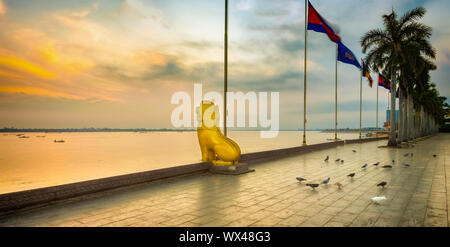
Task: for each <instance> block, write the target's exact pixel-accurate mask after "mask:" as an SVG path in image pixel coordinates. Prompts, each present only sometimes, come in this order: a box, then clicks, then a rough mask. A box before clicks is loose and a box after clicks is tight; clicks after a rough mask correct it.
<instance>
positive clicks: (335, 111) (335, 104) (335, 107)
mask: <svg viewBox="0 0 450 247" xmlns="http://www.w3.org/2000/svg"><path fill="white" fill-rule="evenodd" d="M338 50H339V45H338V44H336V66H335V73H334V82H335V90H334V98H335V99H334V101H335V102H334V141H337V140H338V138H337V125H338V123H337V66H338Z"/></svg>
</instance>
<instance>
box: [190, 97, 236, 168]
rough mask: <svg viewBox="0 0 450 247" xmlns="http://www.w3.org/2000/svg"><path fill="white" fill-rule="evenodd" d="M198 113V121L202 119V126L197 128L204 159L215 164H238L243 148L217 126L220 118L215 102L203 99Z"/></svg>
mask: <svg viewBox="0 0 450 247" xmlns="http://www.w3.org/2000/svg"><path fill="white" fill-rule="evenodd" d="M200 110H201V114H200ZM197 115H198V116H199V117H198V118H199V119H198V121H201V126H200V127H198V128H197V135H198V142H199V143H200V149H201V151H202V161H203V162H208V161H209V162H211V163H212V164H213V165H215V166H231V165H236V164H238V161H239V159H240V158H241V149H240V148H239V145H238V144H237V143H236V142H234V141H233V140H231V139H230V138H228V137H226V136H224V135H223V134H222V132H221V131H220V128H219V127H217V125H218V121H217V120H218V119H220V117H219V111H218V107H217V106H216V105H214V103H213V102H209V101H202V105H201V107H198V108H197ZM216 119H217V120H216Z"/></svg>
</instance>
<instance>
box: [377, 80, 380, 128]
mask: <svg viewBox="0 0 450 247" xmlns="http://www.w3.org/2000/svg"><path fill="white" fill-rule="evenodd" d="M379 87H380V85H378V83H377V116H376V121H377V123H376V129H377V132H376V133H377V134H376V135H377V136H378V88H379Z"/></svg>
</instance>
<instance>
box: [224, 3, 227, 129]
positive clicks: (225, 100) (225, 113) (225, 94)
mask: <svg viewBox="0 0 450 247" xmlns="http://www.w3.org/2000/svg"><path fill="white" fill-rule="evenodd" d="M224 38H225V51H224V79H223V80H224V82H223V86H224V87H223V109H224V110H223V124H224V125H223V126H224V128H223V134H224V135H225V136H227V92H228V0H225V37H224Z"/></svg>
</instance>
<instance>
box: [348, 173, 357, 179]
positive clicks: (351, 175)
mask: <svg viewBox="0 0 450 247" xmlns="http://www.w3.org/2000/svg"><path fill="white" fill-rule="evenodd" d="M355 175H356V174H355V173H350V174H348V175H347V177H351V178H353V177H354V176H355Z"/></svg>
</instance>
